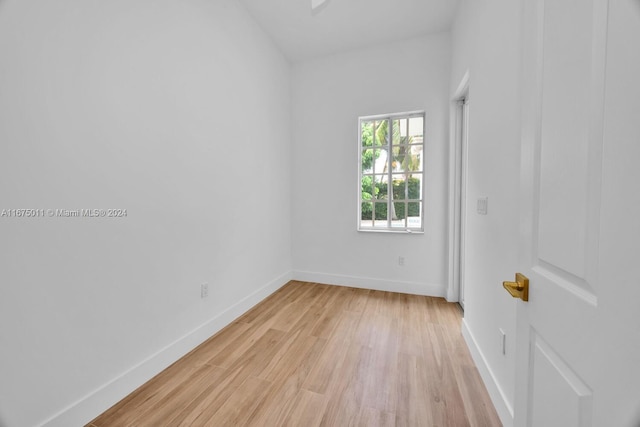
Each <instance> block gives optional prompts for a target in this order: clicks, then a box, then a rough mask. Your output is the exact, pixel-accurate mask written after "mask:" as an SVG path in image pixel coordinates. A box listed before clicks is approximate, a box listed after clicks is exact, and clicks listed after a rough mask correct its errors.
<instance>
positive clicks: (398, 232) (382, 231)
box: [357, 228, 424, 234]
mask: <svg viewBox="0 0 640 427" xmlns="http://www.w3.org/2000/svg"><path fill="white" fill-rule="evenodd" d="M357 231H358V233H381V234H424V231H423V230H374V229H369V228H360V229H357Z"/></svg>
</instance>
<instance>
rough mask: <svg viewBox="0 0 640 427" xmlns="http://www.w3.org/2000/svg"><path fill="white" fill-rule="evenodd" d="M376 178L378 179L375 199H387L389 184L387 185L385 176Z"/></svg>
mask: <svg viewBox="0 0 640 427" xmlns="http://www.w3.org/2000/svg"><path fill="white" fill-rule="evenodd" d="M376 178H380V179H379V180H377V181H376V188H375V195H376V199H387V197H389V189H388V188H389V184H388V183H387V179H386V178H387V176H386V175H382V176H377V177H376Z"/></svg>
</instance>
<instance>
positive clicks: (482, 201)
mask: <svg viewBox="0 0 640 427" xmlns="http://www.w3.org/2000/svg"><path fill="white" fill-rule="evenodd" d="M488 205H489V198H488V197H481V198H479V199H478V214H479V215H486V214H487V209H488Z"/></svg>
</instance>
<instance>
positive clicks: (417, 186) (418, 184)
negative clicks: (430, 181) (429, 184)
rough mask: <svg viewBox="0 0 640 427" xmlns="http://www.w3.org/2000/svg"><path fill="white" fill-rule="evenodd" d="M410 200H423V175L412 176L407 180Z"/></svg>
mask: <svg viewBox="0 0 640 427" xmlns="http://www.w3.org/2000/svg"><path fill="white" fill-rule="evenodd" d="M407 191H408V194H407V195H408V196H409V197H408V198H409V199H413V200H421V199H422V174H421V173H417V174H415V173H414V174H412V175H411V176H410V177H409V179H408V180H407Z"/></svg>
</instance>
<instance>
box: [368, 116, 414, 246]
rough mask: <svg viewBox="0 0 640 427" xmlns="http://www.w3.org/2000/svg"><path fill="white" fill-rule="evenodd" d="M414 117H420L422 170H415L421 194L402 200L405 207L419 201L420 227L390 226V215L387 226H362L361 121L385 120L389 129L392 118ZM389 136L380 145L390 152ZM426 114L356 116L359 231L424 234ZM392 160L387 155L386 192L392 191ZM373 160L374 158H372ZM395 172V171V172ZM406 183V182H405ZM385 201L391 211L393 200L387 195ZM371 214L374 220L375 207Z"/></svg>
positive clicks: (406, 224)
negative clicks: (418, 197)
mask: <svg viewBox="0 0 640 427" xmlns="http://www.w3.org/2000/svg"><path fill="white" fill-rule="evenodd" d="M415 117H421V118H422V126H423V128H422V143H421V144H422V159H421V160H422V161H421V163H422V170H421V171H419V172H417V173H419V174H420V175H421V176H422V179H421V180H420V185H421V188H420V194H421V200H415V199H404V201H405V202H406V203H407V204H406V205H405V206H406V209H408V207H409V205H408V203H417V202H419V203H420V227H411V226H410V225H409V223H408V221H405V226H404V227H398V226H392V221H393V219H392V218H391V215H387V216H388V218H387V226H386V227H379V226H378V227H373V226H370V227H369V226H363V225H362V203H363V202H365V200H363V198H362V177H363V170H362V153H363V146H362V123H363V122H370V121H383V120H387V121H388V123H389V129H392V122H393V121H394V120H399V119H410V118H415ZM390 139H391V137H389V140H388V141H386V145H384V146H382V147H387V153H391V152H392V150H391V146H392V141H391V140H390ZM425 141H426V115H425V112H424V111H409V112H402V113H392V114H380V115H375V116H363V117H359V118H358V141H357V143H358V145H357V146H358V185H357V194H358V198H357V205H358V207H357V212H358V216H357V230H358V231H359V232H367V233H370V232H373V233H402V234H424V222H425V215H424V212H425V176H426V171H425V163H426V162H425V160H426V159H425V158H424V154H425V152H426V151H425V148H426V143H425ZM412 145H417V144H412ZM392 160H393V156H390V155H388V156H387V162H388V163H387V166H388V167H387V172H386V174H387V176H388V178H387V182H388V183H389V187H388V190H387V193H389V192H393V186H392V182H393V178H392V177H393V175H394V172H393V170H392V167H391V164H392ZM374 161H375V158H374ZM396 174H397V172H396ZM407 185H408V184H407ZM382 200H384V199H379V201H376V200H375V199H372V200H371V201H372V203H374V204H375V203H380V202H382ZM386 202H387V212H391V209H390V207H391V204H392V203H393V202H394V200H393V198H392V197H387V199H386ZM372 215H373V219H374V221H375V209H374V212H373V213H372Z"/></svg>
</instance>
